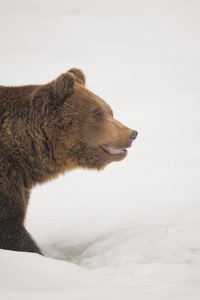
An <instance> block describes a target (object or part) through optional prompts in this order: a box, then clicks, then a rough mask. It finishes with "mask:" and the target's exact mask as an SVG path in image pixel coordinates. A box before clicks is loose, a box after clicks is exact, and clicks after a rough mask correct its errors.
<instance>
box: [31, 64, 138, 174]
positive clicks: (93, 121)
mask: <svg viewBox="0 0 200 300" xmlns="http://www.w3.org/2000/svg"><path fill="white" fill-rule="evenodd" d="M32 104H33V107H34V111H35V113H36V114H37V118H38V119H39V122H42V123H43V124H44V130H45V134H46V136H47V137H48V140H49V141H50V142H51V145H53V146H52V147H53V151H54V155H55V160H56V163H57V165H58V166H60V168H61V169H62V170H63V171H65V170H67V169H70V168H76V167H83V168H89V169H98V170H100V169H102V168H104V167H105V166H106V165H107V164H109V163H111V162H113V161H120V160H122V159H124V158H125V157H126V155H127V150H126V148H129V147H130V146H131V145H132V142H133V140H134V139H135V138H136V136H137V132H136V131H134V130H132V129H129V128H128V127H126V126H124V125H123V124H121V123H120V122H119V121H117V120H115V119H114V117H113V111H112V109H111V108H110V106H109V105H108V104H107V103H106V102H105V101H104V100H103V99H101V98H100V97H98V96H97V95H95V94H94V93H92V92H91V91H90V90H88V89H87V88H86V87H85V76H84V74H83V73H82V71H81V70H78V69H70V70H69V71H68V72H66V73H64V74H62V75H60V76H59V77H58V78H57V79H56V80H54V81H52V82H50V83H48V84H46V85H43V86H39V87H38V88H37V90H36V91H35V92H34V94H33V97H32Z"/></svg>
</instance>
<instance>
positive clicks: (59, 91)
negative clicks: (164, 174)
mask: <svg viewBox="0 0 200 300" xmlns="http://www.w3.org/2000/svg"><path fill="white" fill-rule="evenodd" d="M0 126H1V127H0V248H1V249H9V250H16V251H27V252H36V253H40V254H41V250H40V249H39V247H38V246H37V245H36V243H35V242H34V241H33V239H32V237H31V236H30V235H29V233H28V232H27V231H26V229H25V227H24V225H23V223H24V218H25V214H26V208H27V205H28V200H29V195H30V191H31V189H32V188H33V187H34V186H35V185H36V184H38V183H43V182H45V181H47V180H50V179H52V178H54V177H56V176H57V175H58V174H60V173H63V172H65V171H67V170H71V169H74V168H77V167H82V168H89V169H97V170H101V169H103V168H104V167H105V166H106V165H107V164H109V163H110V162H113V161H120V160H122V159H124V157H125V156H126V154H127V151H126V148H128V147H130V146H131V144H132V141H133V140H134V139H135V138H136V136H137V132H136V131H133V130H131V129H129V128H127V127H125V126H124V125H122V124H121V123H120V122H118V121H116V120H115V119H114V118H113V112H112V109H111V108H110V106H109V105H108V104H107V103H106V102H105V101H104V100H102V99H101V98H99V97H98V96H96V95H95V94H93V93H92V92H91V91H89V90H88V89H87V88H86V87H85V76H84V74H83V73H82V71H80V70H78V69H70V70H69V71H68V72H66V73H64V74H62V75H60V76H59V77H58V78H57V79H55V80H54V81H52V82H50V83H48V84H44V85H29V86H20V87H6V86H0Z"/></svg>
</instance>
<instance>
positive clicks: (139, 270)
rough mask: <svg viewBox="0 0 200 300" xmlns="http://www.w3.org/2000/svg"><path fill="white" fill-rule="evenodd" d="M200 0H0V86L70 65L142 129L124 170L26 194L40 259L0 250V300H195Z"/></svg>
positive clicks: (117, 166) (121, 116)
mask: <svg viewBox="0 0 200 300" xmlns="http://www.w3.org/2000/svg"><path fill="white" fill-rule="evenodd" d="M199 12H200V2H198V1H196V0H190V1H187V0H185V1H181V0H173V1H172V0H168V1H167V0H162V1H158V0H151V1H148V0H140V1H137V0H132V1H131V0H130V1H128V0H125V1H117V0H115V1H114V0H101V1H97V0H93V1H91V0H84V1H80V0H73V1H71V0H59V1H55V0H48V1H47V0H34V1H33V0H28V1H25V0H18V1H14V0H0V35H1V44H0V45H1V47H0V53H1V55H0V66H1V67H0V83H1V84H2V85H23V84H35V83H38V84H40V83H41V84H42V83H46V82H48V81H50V80H52V79H54V78H56V77H57V76H58V75H60V74H61V73H63V72H64V71H66V70H68V69H70V68H71V67H78V68H81V69H83V71H84V72H85V74H86V78H87V87H88V88H89V89H90V90H92V91H93V92H95V93H96V94H98V95H99V96H101V97H102V98H103V99H105V100H106V101H107V102H108V103H109V105H111V107H112V108H113V110H114V114H115V117H116V118H117V119H118V120H120V121H121V122H123V123H124V124H125V125H127V126H128V127H130V128H133V129H135V130H137V131H138V132H139V135H138V138H137V139H136V141H135V142H134V143H133V147H132V148H131V149H130V150H129V154H128V156H127V158H126V159H125V160H124V161H123V162H119V163H113V164H111V165H109V166H108V167H106V169H105V170H104V171H102V172H95V171H87V170H75V171H72V172H69V173H66V174H65V175H62V176H60V177H58V179H56V180H54V181H51V182H49V183H48V184H45V185H42V186H38V187H37V188H36V189H35V190H34V191H33V193H32V196H31V200H30V205H29V209H28V214H27V218H26V227H27V229H28V230H29V232H30V233H31V234H32V235H33V237H34V238H35V240H36V241H37V242H38V244H39V245H40V246H41V248H42V250H43V252H44V253H45V256H46V257H42V256H39V255H37V254H30V253H18V252H13V251H5V250H0V265H1V268H0V299H6V300H10V299H15V300H16V299H20V300H21V299H22V300H23V299H48V300H51V299H53V300H54V299H59V300H60V299H61V300H62V299H70V300H77V299H87V300H90V299H91V300H93V299H95V300H98V299H104V300H107V299H109V300H110V299H115V300H118V299H119V300H122V299H123V300H124V299H126V300H129V299H131V300H132V299H137V300H143V299H145V300H146V299H153V300H155V299H159V300H160V299H163V300H165V299H167V300H168V299H170V300H171V299H174V300H178V299H181V300H186V299H190V300H196V299H199V298H200V238H199V228H200V202H199V199H200V185H199V179H200V141H199V136H200V118H199V111H200V101H199V92H200V88H199V79H200V60H199V50H200V39H199V31H200V19H199Z"/></svg>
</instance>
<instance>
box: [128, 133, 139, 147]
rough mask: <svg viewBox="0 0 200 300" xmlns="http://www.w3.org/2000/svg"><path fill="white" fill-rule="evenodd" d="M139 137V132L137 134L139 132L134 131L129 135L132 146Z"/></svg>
mask: <svg viewBox="0 0 200 300" xmlns="http://www.w3.org/2000/svg"><path fill="white" fill-rule="evenodd" d="M137 135H138V132H137V131H135V130H133V131H132V132H131V134H130V135H129V140H130V142H131V144H132V142H133V141H134V140H135V139H136V137H137Z"/></svg>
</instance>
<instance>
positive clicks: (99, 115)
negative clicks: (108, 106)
mask: <svg viewBox="0 0 200 300" xmlns="http://www.w3.org/2000/svg"><path fill="white" fill-rule="evenodd" d="M95 118H96V119H97V120H103V114H102V113H98V114H96V115H95Z"/></svg>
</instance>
